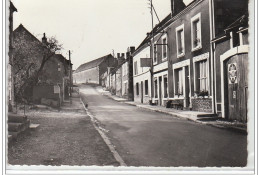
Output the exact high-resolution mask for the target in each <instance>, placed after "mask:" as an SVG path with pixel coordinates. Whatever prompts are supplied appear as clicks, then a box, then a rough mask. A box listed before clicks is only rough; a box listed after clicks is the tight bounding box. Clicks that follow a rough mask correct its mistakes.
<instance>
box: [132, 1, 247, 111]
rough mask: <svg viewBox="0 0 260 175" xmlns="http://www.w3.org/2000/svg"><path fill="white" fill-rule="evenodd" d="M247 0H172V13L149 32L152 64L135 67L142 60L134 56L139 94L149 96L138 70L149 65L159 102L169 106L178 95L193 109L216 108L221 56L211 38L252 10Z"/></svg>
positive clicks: (155, 98) (180, 101)
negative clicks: (215, 52)
mask: <svg viewBox="0 0 260 175" xmlns="http://www.w3.org/2000/svg"><path fill="white" fill-rule="evenodd" d="M247 3H248V1H247V0H239V3H237V1H234V0H231V1H228V2H227V1H224V0H218V1H216V0H194V1H192V2H191V3H190V4H189V5H187V6H185V5H184V4H183V2H182V1H181V0H171V9H172V12H171V14H169V15H168V16H166V18H164V19H163V20H162V21H161V22H160V23H159V24H157V25H155V27H154V28H153V30H152V31H151V32H150V33H148V36H147V38H148V39H147V40H150V41H149V42H147V43H150V44H149V45H150V46H151V47H150V56H149V57H150V58H151V59H150V62H151V65H148V66H144V67H143V66H139V69H135V64H136V65H138V62H136V63H135V58H134V66H133V69H134V72H135V73H136V74H134V76H136V78H134V81H135V82H134V86H135V87H134V90H135V97H136V99H140V100H138V101H139V102H141V103H142V102H143V93H142V92H143V89H144V87H145V86H144V83H143V82H142V81H141V82H138V81H137V77H138V74H140V72H138V71H141V74H142V73H143V71H142V70H143V69H144V68H145V69H146V71H147V72H148V71H149V70H150V72H151V73H152V74H151V75H150V76H151V79H152V81H151V84H152V87H151V91H152V93H151V99H152V102H153V103H155V104H157V105H162V106H164V105H166V103H167V102H169V101H172V103H175V104H179V105H181V106H182V107H183V108H184V109H187V110H195V111H203V112H212V113H216V108H217V106H216V98H215V90H216V87H215V85H216V81H215V77H216V75H215V73H216V72H215V62H216V61H215V57H214V55H213V44H212V43H211V40H212V39H213V38H214V37H216V36H218V35H221V30H222V31H223V29H224V28H225V27H227V26H228V25H229V24H230V23H231V22H230V21H231V20H232V19H233V18H236V17H238V16H239V15H240V14H243V13H244V12H245V11H246V10H247V8H246V7H247V6H248V4H247ZM227 16H232V17H228V18H227ZM221 19H223V20H221ZM222 33H223V32H222ZM137 50H138V49H137ZM141 57H143V56H141ZM136 60H137V58H136ZM148 62H149V61H148ZM137 67H138V66H137ZM141 79H143V78H141ZM139 84H140V85H139ZM148 84H149V83H148ZM140 87H141V88H140ZM139 92H141V94H140V93H139ZM139 94H140V95H139Z"/></svg>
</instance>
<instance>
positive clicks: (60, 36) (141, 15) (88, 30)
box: [12, 0, 191, 70]
mask: <svg viewBox="0 0 260 175" xmlns="http://www.w3.org/2000/svg"><path fill="white" fill-rule="evenodd" d="M12 2H13V4H14V5H15V7H16V8H17V10H18V12H15V13H14V29H16V28H17V27H18V26H19V25H20V24H23V26H24V27H25V28H26V29H28V30H29V31H30V32H31V33H32V34H33V35H34V36H36V37H37V38H38V39H40V40H41V38H42V36H43V33H46V36H47V38H48V37H52V36H53V37H55V38H56V39H57V40H58V41H59V43H60V44H62V45H63V50H62V51H61V53H62V54H63V56H65V57H66V58H67V59H68V57H69V56H68V51H69V50H71V53H72V54H71V60H72V63H73V69H74V70H75V69H77V67H78V66H80V65H81V64H83V63H86V62H89V61H91V60H94V59H97V58H99V57H102V56H104V55H107V54H112V53H113V52H114V53H115V55H116V54H117V53H125V52H126V51H127V48H128V47H130V46H135V47H138V45H139V44H140V43H141V42H142V40H143V39H144V38H145V37H146V33H147V32H149V31H151V29H152V23H151V21H152V20H151V14H150V9H149V8H148V7H149V5H148V3H149V1H148V0H12ZM190 2H191V0H184V3H185V4H188V3H190ZM153 4H154V8H155V10H156V12H157V14H158V16H159V19H160V20H162V19H163V18H164V17H166V16H167V15H168V14H169V13H170V11H171V10H170V9H171V8H170V0H153ZM154 23H155V24H157V23H158V21H157V20H156V19H155V20H154Z"/></svg>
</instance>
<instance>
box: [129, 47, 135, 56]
mask: <svg viewBox="0 0 260 175" xmlns="http://www.w3.org/2000/svg"><path fill="white" fill-rule="evenodd" d="M134 51H135V47H134V46H131V47H130V53H131V54H133V53H134Z"/></svg>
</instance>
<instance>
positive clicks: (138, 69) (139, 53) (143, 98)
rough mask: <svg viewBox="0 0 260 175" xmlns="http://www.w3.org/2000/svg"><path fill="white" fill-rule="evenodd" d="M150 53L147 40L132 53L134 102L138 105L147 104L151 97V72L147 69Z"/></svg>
mask: <svg viewBox="0 0 260 175" xmlns="http://www.w3.org/2000/svg"><path fill="white" fill-rule="evenodd" d="M150 52H151V50H150V45H149V40H148V38H146V39H145V40H144V41H143V42H142V43H141V44H140V46H139V47H138V48H137V49H136V51H135V52H134V53H133V67H132V69H133V89H134V101H135V102H138V103H146V104H149V103H150V101H151V97H152V96H151V95H152V94H151V92H152V90H151V71H150V68H149V67H147V66H149V59H150V58H151V56H150ZM143 64H144V65H143ZM145 64H146V65H145ZM147 64H148V65H147Z"/></svg>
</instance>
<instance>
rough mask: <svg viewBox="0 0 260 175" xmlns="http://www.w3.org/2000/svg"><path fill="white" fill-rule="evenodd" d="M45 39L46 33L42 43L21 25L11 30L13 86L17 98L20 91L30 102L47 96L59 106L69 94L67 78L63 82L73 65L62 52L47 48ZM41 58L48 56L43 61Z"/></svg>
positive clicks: (39, 100) (39, 101) (36, 101)
mask: <svg viewBox="0 0 260 175" xmlns="http://www.w3.org/2000/svg"><path fill="white" fill-rule="evenodd" d="M46 41H47V38H46V37H45V34H44V36H43V38H42V42H41V41H39V40H38V39H37V38H36V37H35V36H33V35H32V34H31V33H30V32H29V31H28V30H27V29H26V28H25V27H24V26H23V25H19V26H18V28H17V29H15V30H14V55H13V56H14V72H15V76H14V86H15V91H16V94H17V97H19V94H22V98H23V99H26V100H27V101H28V102H33V103H41V102H42V99H47V98H48V99H49V100H53V104H54V106H57V107H58V106H60V105H61V103H62V102H63V101H64V100H65V98H64V97H65V96H66V97H67V96H68V93H69V91H66V87H68V86H69V81H68V83H66V82H65V81H66V77H68V76H69V74H70V71H71V69H72V64H71V62H70V61H69V60H67V59H66V58H65V57H63V56H62V55H61V54H55V53H52V52H50V51H47V48H46V47H45V44H44V42H46ZM47 53H51V55H47ZM44 57H49V59H47V60H46V62H43V58H44ZM41 67H42V69H41ZM36 78H37V79H36ZM21 89H23V91H21ZM47 89H49V90H47ZM50 89H51V90H50ZM18 100H19V99H18ZM20 100H21V99H20Z"/></svg>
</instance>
